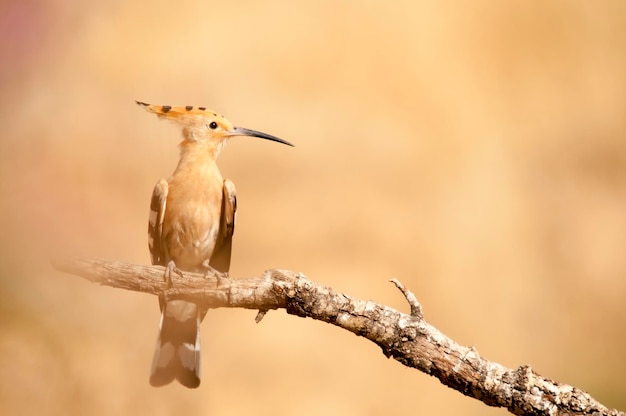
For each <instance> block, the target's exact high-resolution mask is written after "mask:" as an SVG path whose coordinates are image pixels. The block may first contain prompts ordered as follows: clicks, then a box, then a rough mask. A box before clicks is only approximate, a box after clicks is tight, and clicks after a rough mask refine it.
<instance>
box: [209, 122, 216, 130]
mask: <svg viewBox="0 0 626 416" xmlns="http://www.w3.org/2000/svg"><path fill="white" fill-rule="evenodd" d="M209 128H210V129H211V130H215V129H216V128H217V123H216V122H215V121H212V122H211V123H210V124H209Z"/></svg>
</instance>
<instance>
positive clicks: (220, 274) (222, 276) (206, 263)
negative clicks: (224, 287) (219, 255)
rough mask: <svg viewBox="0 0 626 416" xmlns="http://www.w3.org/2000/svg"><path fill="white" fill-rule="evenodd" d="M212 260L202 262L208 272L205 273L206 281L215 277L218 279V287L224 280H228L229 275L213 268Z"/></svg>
mask: <svg viewBox="0 0 626 416" xmlns="http://www.w3.org/2000/svg"><path fill="white" fill-rule="evenodd" d="M209 262H210V260H208V259H207V260H205V261H203V262H202V267H204V268H205V269H206V271H205V272H204V277H205V278H206V279H208V278H209V277H213V276H215V278H216V279H217V285H218V286H219V285H220V281H221V280H222V279H228V278H229V276H228V273H223V272H220V271H219V270H217V269H215V268H214V267H213V266H211V265H210V264H209Z"/></svg>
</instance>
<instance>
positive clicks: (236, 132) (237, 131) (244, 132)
mask: <svg viewBox="0 0 626 416" xmlns="http://www.w3.org/2000/svg"><path fill="white" fill-rule="evenodd" d="M230 135H231V136H250V137H258V138H260V139H265V140H271V141H273V142H278V143H282V144H286V145H287V146H291V147H294V146H293V144H291V143H289V142H288V141H286V140H283V139H279V138H278V137H275V136H272V135H271V134H265V133H261V132H260V131H256V130H250V129H244V128H243V127H235V128H234V129H233V130H232V132H231V134H230Z"/></svg>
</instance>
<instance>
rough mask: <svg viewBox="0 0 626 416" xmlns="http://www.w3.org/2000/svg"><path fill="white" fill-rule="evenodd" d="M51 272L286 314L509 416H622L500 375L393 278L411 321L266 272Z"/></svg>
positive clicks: (84, 265)
mask: <svg viewBox="0 0 626 416" xmlns="http://www.w3.org/2000/svg"><path fill="white" fill-rule="evenodd" d="M54 266H55V267H56V268H57V269H58V270H61V271H64V272H67V273H71V274H74V275H78V276H81V277H84V278H86V279H88V280H90V281H92V282H95V283H100V284H102V285H106V286H112V287H117V288H122V289H127V290H133V291H138V292H145V293H150V294H153V295H159V294H165V296H166V297H167V298H169V299H186V300H191V301H193V302H196V303H198V304H202V305H205V306H207V307H209V308H222V307H227V308H246V309H256V310H258V311H259V313H258V314H257V316H256V321H257V322H260V321H261V319H263V317H264V316H265V314H266V313H267V311H269V310H271V309H279V308H280V309H285V310H286V311H287V313H289V314H291V315H297V316H301V317H304V318H307V317H308V318H313V319H317V320H320V321H323V322H328V323H330V324H333V325H335V326H338V327H340V328H343V329H346V330H348V331H350V332H353V333H354V334H356V335H359V336H361V337H364V338H367V339H368V340H370V341H372V342H374V343H376V344H377V345H378V346H380V347H381V349H382V351H383V353H384V354H385V355H386V356H387V357H393V358H394V359H396V360H397V361H399V362H401V363H402V364H404V365H406V366H408V367H413V368H416V369H418V370H420V371H422V372H424V373H426V374H429V375H432V376H434V377H437V378H438V379H439V381H441V383H443V384H444V385H446V386H448V387H450V388H453V389H455V390H458V391H459V392H461V393H463V394H464V395H466V396H469V397H473V398H475V399H477V400H480V401H482V402H483V403H485V404H487V405H489V406H496V407H504V408H506V409H508V410H509V411H510V412H511V413H514V414H518V415H565V414H568V415H625V414H624V413H623V412H620V411H618V410H615V409H608V408H607V407H605V406H603V405H602V404H600V403H599V402H597V401H596V400H595V399H593V398H592V397H591V396H590V395H589V394H588V393H586V392H584V391H582V390H580V389H578V388H576V387H573V386H569V385H566V384H561V383H558V382H556V381H553V380H550V379H548V378H545V377H542V376H540V375H539V374H537V373H536V372H535V371H533V370H532V369H531V368H530V367H529V366H527V365H522V366H520V367H519V368H517V369H510V368H506V367H504V366H502V365H500V364H498V363H495V362H492V361H489V360H487V359H485V358H483V357H481V356H480V354H479V353H478V351H476V349H475V348H473V347H471V348H470V347H466V346H462V345H459V344H458V343H456V342H454V341H453V340H452V339H450V338H448V337H447V336H446V335H444V334H443V333H442V332H440V331H439V330H438V329H437V328H435V327H433V326H432V325H430V324H429V323H428V322H426V321H425V320H424V318H423V314H422V307H421V305H420V304H419V302H418V301H417V299H416V297H415V296H414V295H413V293H411V292H410V291H409V290H408V289H406V288H405V287H404V286H403V285H402V283H400V282H399V281H398V280H396V279H394V280H392V283H393V284H395V285H396V287H397V288H398V289H399V290H400V291H401V292H402V293H403V295H404V296H405V298H406V299H407V302H408V303H409V305H410V307H411V314H410V315H408V314H405V313H402V312H399V311H397V310H395V309H393V308H390V307H387V306H384V305H380V304H377V303H375V302H373V301H364V300H360V299H354V298H352V297H350V296H348V295H345V294H342V293H339V292H337V291H335V290H333V289H332V288H330V287H327V286H323V285H320V284H317V283H315V282H313V281H311V280H309V279H308V278H306V276H304V275H303V274H301V273H294V272H292V271H288V270H276V269H271V270H267V271H266V272H265V273H263V275H262V276H261V277H255V278H250V279H227V278H219V277H211V276H209V277H205V276H204V275H202V274H198V273H190V272H184V277H182V278H181V277H180V276H172V278H173V281H172V285H171V287H170V286H169V285H168V284H167V283H165V281H164V280H163V273H164V268H163V267H161V266H140V265H134V264H129V263H122V262H117V261H115V262H113V261H107V260H103V259H61V260H57V261H55V262H54Z"/></svg>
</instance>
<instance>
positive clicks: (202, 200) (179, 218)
mask: <svg viewBox="0 0 626 416" xmlns="http://www.w3.org/2000/svg"><path fill="white" fill-rule="evenodd" d="M136 103H137V104H138V105H139V106H141V107H143V108H144V109H145V110H147V111H148V112H150V113H154V114H156V115H157V116H158V117H159V118H162V119H167V120H171V121H173V122H175V123H176V124H178V125H179V126H180V127H182V133H183V140H182V142H181V143H180V146H179V147H180V158H179V161H178V165H177V167H176V169H175V170H174V173H173V174H172V176H171V177H170V178H169V179H168V180H165V179H161V180H159V181H158V182H157V184H156V185H155V187H154V190H153V192H152V198H151V201H150V217H149V222H148V247H149V250H150V257H151V260H152V264H155V265H161V266H165V276H164V277H165V279H166V281H168V282H169V283H170V284H171V274H172V273H173V272H175V273H177V274H179V275H181V276H183V277H184V274H183V272H184V271H188V272H199V273H203V272H204V273H207V274H208V273H213V274H217V275H218V276H222V277H228V272H229V269H230V259H231V247H232V236H233V232H234V229H235V212H236V210H237V196H236V191H235V185H234V184H233V182H232V181H230V180H228V179H224V178H223V177H222V174H221V173H220V170H219V168H218V166H217V163H216V160H217V157H218V156H219V154H220V152H221V151H222V149H223V148H224V146H225V144H226V143H227V142H228V140H229V139H230V138H232V137H235V136H250V137H257V138H261V139H265V140H271V141H274V142H278V143H282V144H285V145H288V146H293V144H291V143H289V142H287V141H285V140H283V139H280V138H278V137H275V136H272V135H269V134H265V133H261V132H258V131H255V130H250V129H246V128H243V127H235V126H233V124H232V123H231V122H230V121H228V120H227V119H226V118H225V117H223V116H222V115H220V114H218V113H216V112H214V111H211V110H209V109H207V108H206V107H194V106H169V105H152V104H148V103H145V102H142V101H136ZM159 306H160V309H161V321H160V327H159V336H158V338H157V342H156V347H155V351H154V357H153V360H152V368H151V372H150V384H151V385H152V386H155V387H159V386H164V385H167V384H169V383H171V382H172V381H173V380H174V379H176V380H178V382H179V383H180V384H182V385H183V386H185V387H188V388H196V387H198V386H199V385H200V323H201V321H202V320H203V319H204V316H205V315H206V313H207V309H206V308H203V307H200V306H198V305H196V304H195V303H193V302H188V301H185V300H166V299H165V298H164V296H159Z"/></svg>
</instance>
